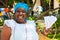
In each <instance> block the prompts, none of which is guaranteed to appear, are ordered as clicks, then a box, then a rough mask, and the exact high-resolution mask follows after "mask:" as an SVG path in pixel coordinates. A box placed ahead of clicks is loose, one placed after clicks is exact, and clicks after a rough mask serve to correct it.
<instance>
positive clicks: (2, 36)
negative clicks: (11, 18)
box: [1, 25, 11, 40]
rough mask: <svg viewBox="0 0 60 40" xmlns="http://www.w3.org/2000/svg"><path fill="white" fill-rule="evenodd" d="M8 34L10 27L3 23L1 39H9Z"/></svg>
mask: <svg viewBox="0 0 60 40" xmlns="http://www.w3.org/2000/svg"><path fill="white" fill-rule="evenodd" d="M10 34H11V29H10V28H9V27H8V26H7V25H4V27H3V30H2V32H1V40H9V39H10Z"/></svg>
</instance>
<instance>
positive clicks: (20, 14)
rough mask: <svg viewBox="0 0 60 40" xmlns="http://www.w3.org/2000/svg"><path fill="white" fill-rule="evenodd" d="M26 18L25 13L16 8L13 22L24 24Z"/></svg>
mask: <svg viewBox="0 0 60 40" xmlns="http://www.w3.org/2000/svg"><path fill="white" fill-rule="evenodd" d="M25 18H26V11H25V10H24V9H22V8H18V9H17V10H16V12H15V21H16V22H18V23H24V22H25Z"/></svg>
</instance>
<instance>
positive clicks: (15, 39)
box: [4, 19, 38, 40]
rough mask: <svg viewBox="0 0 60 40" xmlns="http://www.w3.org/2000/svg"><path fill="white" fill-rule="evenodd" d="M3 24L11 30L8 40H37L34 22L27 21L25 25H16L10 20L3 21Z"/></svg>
mask: <svg viewBox="0 0 60 40" xmlns="http://www.w3.org/2000/svg"><path fill="white" fill-rule="evenodd" d="M4 24H6V25H7V26H8V27H10V28H11V30H12V32H11V37H10V40H38V34H37V32H36V25H35V23H34V21H30V20H27V23H26V24H18V23H16V22H15V21H14V20H13V19H11V20H5V22H4Z"/></svg>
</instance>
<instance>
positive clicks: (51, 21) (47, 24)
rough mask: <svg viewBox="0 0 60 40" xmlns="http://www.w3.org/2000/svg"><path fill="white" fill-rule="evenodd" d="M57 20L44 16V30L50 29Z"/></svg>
mask: <svg viewBox="0 0 60 40" xmlns="http://www.w3.org/2000/svg"><path fill="white" fill-rule="evenodd" d="M56 20H57V18H56V17H55V16H45V17H44V21H45V28H46V29H48V28H50V27H51V26H52V25H53V24H54V23H55V22H56Z"/></svg>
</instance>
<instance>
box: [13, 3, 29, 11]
mask: <svg viewBox="0 0 60 40" xmlns="http://www.w3.org/2000/svg"><path fill="white" fill-rule="evenodd" d="M18 8H23V9H24V10H25V11H26V12H28V10H29V7H28V5H27V4H25V3H22V2H19V3H17V4H16V5H15V6H14V12H16V10H17V9H18Z"/></svg>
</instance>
